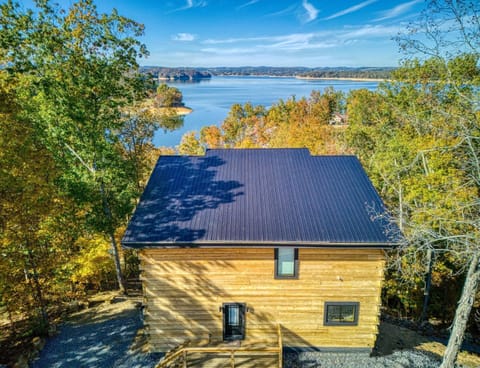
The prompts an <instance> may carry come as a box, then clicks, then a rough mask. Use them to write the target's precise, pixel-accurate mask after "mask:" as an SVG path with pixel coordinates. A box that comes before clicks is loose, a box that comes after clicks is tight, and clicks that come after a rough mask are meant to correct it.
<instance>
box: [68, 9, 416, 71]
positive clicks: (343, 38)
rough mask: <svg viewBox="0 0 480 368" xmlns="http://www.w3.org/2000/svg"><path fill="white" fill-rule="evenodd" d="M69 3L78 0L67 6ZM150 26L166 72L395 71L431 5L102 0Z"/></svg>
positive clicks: (155, 58) (153, 58) (149, 37)
mask: <svg viewBox="0 0 480 368" xmlns="http://www.w3.org/2000/svg"><path fill="white" fill-rule="evenodd" d="M59 2H60V4H63V5H68V4H70V3H71V2H72V1H71V0H61V1H59ZM97 4H98V7H99V10H100V11H103V12H106V11H111V9H112V8H114V7H115V8H116V9H117V10H118V11H119V13H120V14H122V15H124V16H127V17H129V18H132V19H134V20H136V21H138V22H140V23H143V24H144V25H145V27H146V30H145V36H144V37H143V39H142V41H143V42H144V43H145V44H146V45H147V47H148V49H149V51H150V56H149V57H148V58H147V59H144V60H140V64H142V65H161V66H186V67H191V66H246V65H251V66H259V65H267V66H309V67H316V66H396V65H398V60H399V59H400V57H401V55H400V54H399V52H398V46H397V44H396V43H395V41H393V40H392V37H394V36H395V35H397V34H398V32H400V31H402V30H404V29H405V26H406V25H407V24H408V23H409V22H410V21H413V20H415V19H416V18H417V17H418V15H419V13H420V11H421V10H422V9H423V8H424V6H425V1H421V0H411V1H401V0H400V1H387V0H353V1H351V0H337V1H331V0H288V1H287V0H136V1H131V0H130V1H127V0H98V1H97Z"/></svg>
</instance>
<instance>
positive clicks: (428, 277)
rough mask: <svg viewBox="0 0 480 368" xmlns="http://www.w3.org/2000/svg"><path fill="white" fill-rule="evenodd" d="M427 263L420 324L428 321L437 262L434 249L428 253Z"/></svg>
mask: <svg viewBox="0 0 480 368" xmlns="http://www.w3.org/2000/svg"><path fill="white" fill-rule="evenodd" d="M427 262H428V269H427V273H426V275H425V288H424V290H423V307H422V314H421V315H420V322H423V321H427V320H428V314H427V310H428V303H429V301H430V288H431V286H432V271H433V263H434V262H435V253H434V252H433V249H430V248H429V249H428V251H427Z"/></svg>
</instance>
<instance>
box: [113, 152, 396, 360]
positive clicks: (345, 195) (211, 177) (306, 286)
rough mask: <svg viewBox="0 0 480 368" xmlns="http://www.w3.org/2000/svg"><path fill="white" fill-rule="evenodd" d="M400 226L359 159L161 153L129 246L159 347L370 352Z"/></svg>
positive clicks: (127, 241) (151, 334)
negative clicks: (259, 345)
mask: <svg viewBox="0 0 480 368" xmlns="http://www.w3.org/2000/svg"><path fill="white" fill-rule="evenodd" d="M398 237H399V232H398V228H396V227H395V225H392V224H391V222H390V221H389V220H388V212H387V210H386V209H385V206H384V204H383V202H382V200H381V199H380V197H379V195H378V194H377V192H376V190H375V189H374V187H373V185H372V183H371V181H370V180H369V178H368V177H367V175H366V173H365V171H364V169H363V168H362V166H361V164H360V162H359V161H358V159H357V158H356V157H355V156H312V155H310V153H309V151H308V150H307V149H212V150H207V152H206V154H205V155H204V156H162V157H160V158H159V160H158V162H157V164H156V166H155V168H154V170H153V172H152V174H151V177H150V180H149V182H148V184H147V186H146V188H145V191H144V193H143V195H142V197H141V199H140V202H139V203H138V206H137V208H136V210H135V213H134V215H133V216H132V218H131V220H130V223H129V225H128V227H127V229H126V232H125V235H124V237H123V240H122V244H123V246H124V247H126V248H133V249H137V250H138V252H139V257H140V260H141V270H142V283H143V291H144V298H145V305H146V308H145V324H146V325H147V326H148V331H149V339H150V344H151V347H152V349H153V350H154V351H158V352H166V351H168V350H170V349H172V348H174V347H175V346H177V345H179V344H182V343H183V342H185V341H187V340H190V339H195V338H200V337H202V336H207V335H208V337H209V339H213V340H218V341H236V340H246V339H268V338H270V337H273V336H272V334H274V332H273V331H274V329H275V326H276V325H277V324H280V325H281V328H282V333H283V345H284V346H285V347H290V348H295V349H320V350H336V349H342V350H345V349H347V350H353V351H358V350H367V351H371V349H372V348H373V346H374V344H375V339H376V335H377V331H378V324H379V314H380V305H381V299H380V296H381V287H382V281H383V277H384V263H385V254H384V252H385V249H387V248H391V247H392V246H395V244H396V243H397V239H398Z"/></svg>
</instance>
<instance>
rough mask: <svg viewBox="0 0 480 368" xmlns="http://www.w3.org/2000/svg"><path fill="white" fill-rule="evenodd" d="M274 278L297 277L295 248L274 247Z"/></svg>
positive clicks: (296, 251)
mask: <svg viewBox="0 0 480 368" xmlns="http://www.w3.org/2000/svg"><path fill="white" fill-rule="evenodd" d="M275 278H277V279H295V278H298V249H297V248H289V247H286V248H275Z"/></svg>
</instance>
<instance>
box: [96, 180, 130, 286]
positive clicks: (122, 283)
mask: <svg viewBox="0 0 480 368" xmlns="http://www.w3.org/2000/svg"><path fill="white" fill-rule="evenodd" d="M100 194H101V195H102V202H103V210H104V212H105V216H106V217H107V219H108V223H109V226H108V230H107V232H108V236H109V237H110V245H111V246H112V254H113V261H114V263H115V273H116V274H117V282H118V288H119V289H120V292H121V293H122V294H124V295H127V288H126V287H125V280H124V278H123V273H122V266H121V264H120V256H119V255H118V247H117V241H116V240H115V230H114V226H113V216H112V211H111V209H110V205H109V203H108V199H107V194H106V193H105V185H104V184H103V182H100Z"/></svg>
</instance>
